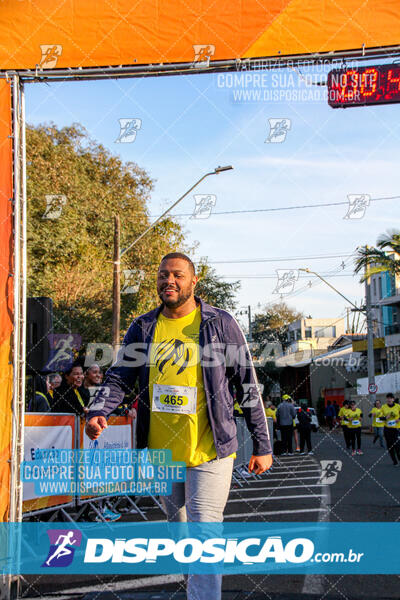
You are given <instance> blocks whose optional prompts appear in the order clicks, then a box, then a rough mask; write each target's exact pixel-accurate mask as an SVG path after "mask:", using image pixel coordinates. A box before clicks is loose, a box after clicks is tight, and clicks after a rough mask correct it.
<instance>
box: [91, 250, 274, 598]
mask: <svg viewBox="0 0 400 600" xmlns="http://www.w3.org/2000/svg"><path fill="white" fill-rule="evenodd" d="M196 283H197V277H196V275H195V269H194V265H193V263H192V261H191V260H190V258H188V257H187V256H185V255H184V254H181V253H171V254H167V255H166V256H165V257H164V258H163V259H162V261H161V263H160V266H159V269H158V275H157V292H158V295H159V297H160V299H161V301H162V304H161V306H160V307H159V308H157V309H155V310H153V311H150V312H149V313H147V314H145V315H141V316H140V317H138V318H137V319H135V321H134V322H133V323H132V325H131V326H130V328H129V330H128V332H127V334H126V336H125V339H124V343H123V347H122V350H121V352H120V354H119V359H118V360H117V362H116V364H115V365H113V366H112V367H111V369H109V371H108V372H107V374H106V379H105V381H104V386H103V388H101V391H100V392H99V394H98V396H97V397H96V399H95V404H94V405H93V406H96V405H99V406H102V407H103V408H101V409H100V410H96V409H93V410H90V412H89V414H88V416H87V424H86V432H87V434H88V436H89V437H90V438H91V439H96V438H97V437H99V435H100V434H101V432H102V431H103V429H104V428H105V427H107V422H106V417H107V416H108V415H109V414H111V412H112V411H113V409H114V407H115V406H116V405H118V404H119V403H120V401H121V398H122V397H123V395H124V394H125V393H126V392H129V391H130V390H131V389H132V388H133V386H134V384H135V382H136V380H137V379H138V380H139V389H140V393H139V396H138V410H137V447H138V448H145V447H148V448H157V449H159V448H161V449H163V448H164V449H169V450H171V452H172V458H173V460H177V461H185V463H186V465H187V469H186V481H185V482H184V483H181V482H177V483H174V484H173V487H172V494H171V495H170V496H164V497H163V498H162V500H163V503H164V505H165V508H166V512H167V517H168V520H169V521H186V520H188V521H196V522H211V521H214V522H220V521H222V520H223V511H224V508H225V504H226V501H227V498H228V494H229V489H230V484H231V478H232V468H233V460H234V453H235V451H236V450H237V448H238V445H237V436H236V424H235V420H234V417H233V407H234V396H235V394H236V400H237V401H238V403H239V406H240V408H241V410H242V411H243V416H244V419H245V420H246V424H247V427H248V429H249V431H250V433H251V437H252V441H253V455H252V457H251V459H250V462H249V471H254V472H255V473H256V474H259V473H263V472H264V471H266V470H267V469H269V468H270V466H271V464H272V450H271V445H270V441H269V435H268V429H267V422H266V418H265V414H264V409H263V405H262V400H261V396H260V393H259V389H258V384H257V379H256V376H255V370H254V367H253V364H252V361H251V357H250V353H249V349H248V347H247V344H246V340H245V338H244V336H243V333H242V331H241V330H240V328H239V326H238V324H237V322H236V321H235V319H234V318H233V317H232V316H231V315H230V314H229V313H227V312H226V311H224V310H222V309H218V308H215V307H212V306H209V305H208V304H206V303H205V302H203V301H202V300H200V298H197V297H195V296H194V288H195V286H196ZM136 345H140V346H141V348H143V347H145V349H146V354H145V356H146V357H147V356H149V357H150V365H149V364H148V363H147V361H144V362H145V364H144V363H143V362H140V364H139V365H136V364H135V361H134V360H133V359H132V352H134V351H135V349H136V347H137V346H136ZM130 365H132V366H130ZM105 388H108V390H109V395H108V396H105V394H103V391H102V390H103V389H105ZM221 580H222V577H221V576H220V575H214V574H212V575H189V577H188V584H187V598H188V600H210V599H211V598H212V599H213V600H219V598H220V597H221Z"/></svg>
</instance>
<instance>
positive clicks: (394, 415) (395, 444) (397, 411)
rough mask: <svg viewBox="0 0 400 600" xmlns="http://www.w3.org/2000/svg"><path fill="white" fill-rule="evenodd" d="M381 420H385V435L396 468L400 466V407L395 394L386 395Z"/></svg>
mask: <svg viewBox="0 0 400 600" xmlns="http://www.w3.org/2000/svg"><path fill="white" fill-rule="evenodd" d="M381 412H382V414H381V419H383V420H384V423H385V425H384V428H383V435H384V436H385V440H386V446H387V449H388V452H389V454H390V458H391V459H392V461H393V464H394V466H395V467H397V466H398V465H399V464H400V440H399V429H400V406H399V405H398V404H395V401H394V396H393V394H391V393H389V394H386V404H384V405H383V406H382V411H381Z"/></svg>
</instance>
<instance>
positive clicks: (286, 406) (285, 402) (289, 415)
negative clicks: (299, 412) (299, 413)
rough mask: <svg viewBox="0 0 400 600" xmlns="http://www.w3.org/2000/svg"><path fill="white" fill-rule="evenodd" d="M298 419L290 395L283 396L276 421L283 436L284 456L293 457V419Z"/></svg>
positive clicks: (277, 410)
mask: <svg viewBox="0 0 400 600" xmlns="http://www.w3.org/2000/svg"><path fill="white" fill-rule="evenodd" d="M295 417H296V409H295V407H294V406H293V404H292V403H291V398H290V396H289V395H288V394H285V395H284V396H282V402H281V403H280V405H279V406H278V408H277V409H276V420H277V424H278V426H279V429H280V431H281V434H282V450H283V452H282V454H289V455H290V456H292V455H293V446H292V437H293V419H294V418H295Z"/></svg>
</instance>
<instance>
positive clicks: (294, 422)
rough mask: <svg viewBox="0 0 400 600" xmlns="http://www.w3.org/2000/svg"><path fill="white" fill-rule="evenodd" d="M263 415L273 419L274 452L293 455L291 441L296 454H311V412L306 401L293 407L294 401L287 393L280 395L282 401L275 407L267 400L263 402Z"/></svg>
mask: <svg viewBox="0 0 400 600" xmlns="http://www.w3.org/2000/svg"><path fill="white" fill-rule="evenodd" d="M265 415H266V416H267V417H271V418H272V420H273V424H274V425H273V431H274V454H277V455H279V454H281V455H283V456H286V455H288V456H292V455H293V441H294V445H295V451H296V453H298V454H305V452H304V451H305V448H306V447H307V454H313V449H312V444H311V431H312V426H311V419H312V417H311V413H310V410H309V408H308V406H307V404H306V403H304V402H302V403H301V404H300V407H297V408H296V407H295V402H294V400H293V398H291V397H290V396H289V395H288V394H284V395H283V396H282V401H281V402H280V404H279V405H278V407H277V408H276V407H275V406H274V404H273V403H272V402H271V401H270V400H268V401H267V402H266V404H265Z"/></svg>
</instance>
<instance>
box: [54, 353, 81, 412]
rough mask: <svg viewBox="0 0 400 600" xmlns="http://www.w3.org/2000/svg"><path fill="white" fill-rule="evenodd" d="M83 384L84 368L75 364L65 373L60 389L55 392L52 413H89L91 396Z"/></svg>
mask: <svg viewBox="0 0 400 600" xmlns="http://www.w3.org/2000/svg"><path fill="white" fill-rule="evenodd" d="M82 384H83V369H82V366H81V365H80V364H79V363H73V364H72V365H71V367H69V369H67V370H66V371H65V373H64V377H63V379H62V382H61V385H60V387H59V388H57V389H56V390H55V391H54V402H53V406H52V412H58V413H74V414H76V415H82V414H84V413H85V412H87V409H86V404H87V400H88V397H89V394H88V392H87V390H85V389H84V388H83V385H82ZM85 400H86V402H85Z"/></svg>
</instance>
